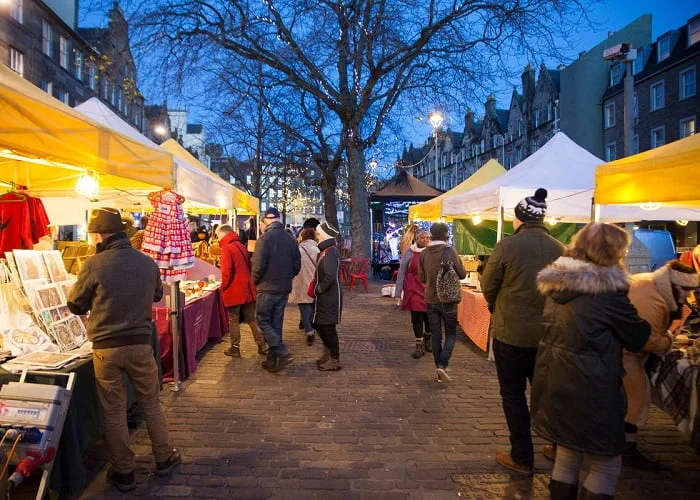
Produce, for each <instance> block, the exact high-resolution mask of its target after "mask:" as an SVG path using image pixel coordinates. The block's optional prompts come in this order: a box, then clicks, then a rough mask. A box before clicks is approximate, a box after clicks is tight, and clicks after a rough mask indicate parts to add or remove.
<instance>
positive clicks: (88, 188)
mask: <svg viewBox="0 0 700 500" xmlns="http://www.w3.org/2000/svg"><path fill="white" fill-rule="evenodd" d="M75 192H76V193H78V194H79V195H80V196H85V197H86V198H89V199H94V198H97V195H98V194H100V185H99V183H98V182H97V177H95V174H94V173H93V172H90V171H88V172H85V173H83V174H80V177H78V182H77V183H76V185H75Z"/></svg>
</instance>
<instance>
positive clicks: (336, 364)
mask: <svg viewBox="0 0 700 500" xmlns="http://www.w3.org/2000/svg"><path fill="white" fill-rule="evenodd" d="M318 369H319V371H322V372H337V371H338V370H340V360H338V359H335V358H328V361H326V362H325V363H321V364H320V365H318Z"/></svg>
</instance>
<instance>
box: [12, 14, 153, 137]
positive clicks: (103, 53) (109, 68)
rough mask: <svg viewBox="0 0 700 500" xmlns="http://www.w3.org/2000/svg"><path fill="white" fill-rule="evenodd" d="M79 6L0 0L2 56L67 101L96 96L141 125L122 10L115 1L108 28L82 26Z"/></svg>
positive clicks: (140, 107)
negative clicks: (78, 16) (78, 14)
mask: <svg viewBox="0 0 700 500" xmlns="http://www.w3.org/2000/svg"><path fill="white" fill-rule="evenodd" d="M54 9H55V10H54ZM77 10H78V2H77V0H72V1H59V0H54V1H53V2H52V1H48V2H42V1H40V0H7V1H6V2H0V61H1V62H2V63H3V64H5V65H7V66H9V67H10V68H11V69H12V70H14V71H15V72H17V73H18V74H20V75H21V76H23V77H24V78H25V79H26V80H27V81H29V82H31V83H33V84H34V85H36V86H37V87H40V88H41V89H42V90H44V91H45V92H47V93H49V94H51V95H52V96H54V97H55V98H57V99H59V100H60V101H62V102H64V103H65V104H67V105H69V106H76V105H77V104H80V103H82V102H84V101H86V100H88V99H89V98H91V97H98V98H99V99H100V100H101V101H103V102H104V103H105V104H107V105H108V106H110V107H111V108H112V109H113V110H114V111H115V112H116V113H118V114H119V115H120V116H121V117H122V118H123V119H124V120H125V121H127V122H129V123H131V124H132V125H133V126H134V127H136V128H137V129H138V130H139V131H142V130H143V128H142V127H143V103H144V99H143V96H142V95H141V93H140V92H139V90H138V88H137V85H136V68H135V65H134V61H133V58H132V56H131V52H130V50H129V38H128V26H127V23H126V20H125V19H124V15H123V13H122V11H121V10H120V9H119V7H118V6H117V5H116V4H115V6H114V7H113V8H112V10H111V11H110V13H109V25H108V27H107V28H88V29H83V28H78V27H77Z"/></svg>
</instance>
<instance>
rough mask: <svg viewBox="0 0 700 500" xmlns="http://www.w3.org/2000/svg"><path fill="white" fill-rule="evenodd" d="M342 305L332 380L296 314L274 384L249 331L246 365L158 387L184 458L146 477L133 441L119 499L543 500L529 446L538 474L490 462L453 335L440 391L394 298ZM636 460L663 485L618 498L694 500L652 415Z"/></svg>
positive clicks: (494, 416) (493, 430)
mask: <svg viewBox="0 0 700 500" xmlns="http://www.w3.org/2000/svg"><path fill="white" fill-rule="evenodd" d="M378 292H379V286H378V284H376V283H372V284H371V289H370V293H364V292H358V291H354V292H353V293H346V295H345V298H346V301H345V309H344V315H343V323H342V324H341V325H340V327H339V335H340V338H341V362H342V365H343V369H342V370H341V371H340V372H334V373H322V372H319V371H317V370H316V365H315V363H314V360H315V359H316V358H317V357H318V355H319V353H320V351H321V344H320V341H318V340H317V342H316V344H314V345H313V346H312V347H308V346H306V344H305V342H304V337H303V333H302V332H301V331H299V330H298V329H297V324H298V320H299V315H298V311H297V308H296V306H289V307H288V308H287V312H286V318H285V340H286V342H287V343H288V344H289V346H290V349H291V351H292V352H293V354H294V355H295V358H296V361H295V362H294V363H293V364H292V365H290V366H289V367H287V368H286V369H285V370H284V371H283V372H282V373H279V374H275V375H273V374H269V373H267V372H264V371H263V370H262V369H261V368H260V361H261V358H260V357H258V356H257V355H256V353H255V344H254V343H253V341H252V337H251V335H250V333H249V331H248V329H247V327H246V326H244V327H243V339H244V343H243V358H241V359H231V358H228V357H226V356H224V355H223V350H224V348H225V347H226V340H227V339H225V340H224V341H223V342H222V343H220V344H217V345H214V346H212V347H211V348H210V349H208V351H207V352H205V353H204V354H203V356H202V358H201V363H200V365H199V370H198V371H197V373H196V374H195V375H194V376H193V377H191V378H190V379H189V380H187V381H186V382H185V384H184V388H183V390H182V391H181V392H180V393H177V394H176V393H173V392H171V391H169V390H168V389H165V390H164V391H163V393H162V402H163V405H164V406H165V408H166V411H167V416H168V421H169V425H170V430H171V436H172V439H173V440H174V443H175V445H176V446H177V447H179V448H180V449H181V451H182V454H183V456H184V462H185V463H184V464H183V465H182V467H181V469H180V470H179V472H176V473H174V474H173V475H172V476H171V477H169V478H158V477H156V476H154V475H153V474H152V473H149V472H150V471H152V470H153V468H154V464H153V459H152V456H151V455H150V446H149V441H148V434H147V433H146V430H145V427H144V426H143V424H142V425H141V427H140V428H139V429H138V430H137V431H136V432H135V435H134V443H135V444H134V449H135V451H136V453H137V455H138V460H139V463H140V464H141V465H143V467H141V468H140V469H139V471H138V474H137V483H138V487H137V489H136V491H135V492H133V493H132V494H130V495H128V496H129V497H131V496H144V497H153V498H155V497H157V498H168V497H196V498H245V499H268V498H270V499H300V500H301V499H304V500H306V499H336V498H338V499H359V500H368V499H378V500H393V499H436V500H441V499H454V498H546V497H547V496H548V494H547V483H548V481H549V474H550V472H551V466H552V464H551V462H548V461H547V460H546V459H545V458H544V457H543V456H542V455H541V453H539V452H541V449H542V445H543V441H542V440H541V439H539V438H537V437H536V438H535V445H536V450H537V451H538V454H537V457H536V463H535V466H536V469H537V470H536V473H535V475H534V476H533V477H531V478H528V477H523V476H520V475H517V474H512V475H511V474H509V473H508V472H507V471H505V470H504V469H502V468H501V467H500V466H499V465H498V464H496V463H495V462H494V455H495V453H496V452H497V451H499V450H506V449H508V432H507V429H506V424H505V419H504V416H503V412H502V409H501V403H500V396H499V392H498V383H497V381H496V374H495V367H494V365H493V363H491V362H489V361H487V360H486V358H485V356H484V355H483V354H482V353H480V352H478V350H477V349H476V348H475V347H473V345H472V344H471V343H470V342H469V341H468V340H467V339H466V337H464V336H463V335H462V334H461V333H460V334H459V337H458V342H457V345H456V346H455V350H454V353H453V357H452V363H451V366H450V368H451V373H452V377H453V382H452V383H450V384H449V385H445V384H439V385H438V383H437V382H436V380H435V368H434V365H433V361H432V358H431V357H428V356H426V357H425V358H423V359H419V360H414V359H412V358H411V356H410V353H411V351H412V347H413V337H412V333H411V330H410V324H409V316H408V313H406V312H402V311H397V310H396V309H395V307H394V300H393V299H389V298H382V297H379V293H378ZM640 448H641V449H642V450H643V451H644V452H645V453H648V455H649V456H650V457H653V458H655V459H658V460H661V461H662V462H663V463H664V464H665V465H666V466H667V469H666V470H664V471H663V472H658V473H648V472H647V473H641V472H635V471H629V470H625V471H624V472H623V477H622V479H621V481H620V485H619V492H620V493H619V494H618V498H621V499H628V498H629V499H632V498H653V499H658V498H673V499H682V498H698V493H697V492H698V491H699V490H700V457H698V456H697V455H695V454H694V453H693V451H692V449H691V448H690V446H689V444H688V442H687V440H685V439H683V437H682V436H681V435H680V433H679V432H678V431H677V430H676V428H675V426H674V425H673V423H672V421H671V420H670V419H669V418H668V417H667V416H666V415H665V414H663V413H661V412H660V411H658V410H654V411H653V413H652V416H651V418H650V421H649V424H648V425H647V427H646V429H644V430H642V431H641V435H640ZM105 474H106V467H104V468H103V469H102V470H101V472H100V473H99V474H98V475H97V476H96V477H94V479H93V480H92V482H91V484H90V486H89V487H88V488H87V489H86V490H85V491H84V492H83V494H82V496H81V498H126V497H127V495H122V494H120V493H118V492H116V491H115V490H114V489H112V488H110V487H109V486H107V485H106V483H105Z"/></svg>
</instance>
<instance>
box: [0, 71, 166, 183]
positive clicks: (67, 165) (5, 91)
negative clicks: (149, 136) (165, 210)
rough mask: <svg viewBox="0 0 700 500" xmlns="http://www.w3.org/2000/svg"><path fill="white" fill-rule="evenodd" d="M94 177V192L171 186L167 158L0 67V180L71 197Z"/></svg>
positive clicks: (161, 152)
mask: <svg viewBox="0 0 700 500" xmlns="http://www.w3.org/2000/svg"><path fill="white" fill-rule="evenodd" d="M86 171H92V172H95V173H97V174H99V184H100V193H101V194H102V193H103V192H105V191H112V192H123V191H127V192H135V191H143V192H148V191H153V190H154V189H158V188H172V187H173V186H174V178H173V163H172V157H171V156H170V154H168V153H165V152H163V151H159V150H157V149H153V148H150V147H148V146H146V145H145V144H143V143H141V142H138V141H136V140H134V139H132V138H129V137H126V136H124V135H122V134H119V133H118V132H115V131H113V130H111V129H109V128H108V127H106V126H104V125H101V124H99V123H97V122H96V121H93V120H91V119H90V118H88V117H86V116H84V115H82V114H81V113H79V112H77V111H75V110H74V109H73V108H71V107H69V106H67V105H65V104H63V103H62V102H60V101H58V100H57V99H54V98H53V97H51V96H50V95H48V94H47V93H45V92H43V91H42V90H41V89H39V88H38V87H35V86H34V85H32V84H31V83H29V82H28V81H26V80H25V79H23V78H22V77H20V76H19V75H17V74H16V73H15V72H14V71H12V70H11V69H9V68H8V67H6V66H4V65H2V64H0V181H3V182H5V183H10V182H14V183H15V184H18V185H20V186H25V187H26V188H27V189H28V191H29V192H31V193H33V194H36V195H43V196H47V195H52V196H61V195H64V196H65V195H73V194H74V193H75V185H76V182H77V179H78V178H79V176H80V175H81V174H82V173H84V172H86Z"/></svg>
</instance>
